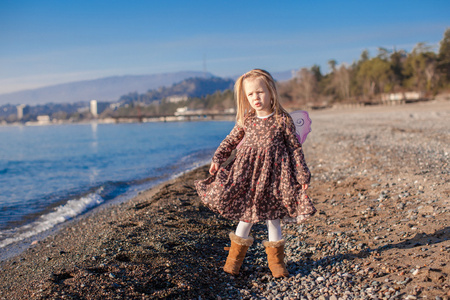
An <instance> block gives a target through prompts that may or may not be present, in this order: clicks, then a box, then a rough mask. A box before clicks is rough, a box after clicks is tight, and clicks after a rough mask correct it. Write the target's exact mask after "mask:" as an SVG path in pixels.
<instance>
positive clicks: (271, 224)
mask: <svg viewBox="0 0 450 300" xmlns="http://www.w3.org/2000/svg"><path fill="white" fill-rule="evenodd" d="M266 223H267V231H268V232H269V242H277V241H279V240H282V239H283V235H282V234H281V224H280V219H276V220H267V221H266Z"/></svg>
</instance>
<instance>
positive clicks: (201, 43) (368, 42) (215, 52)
mask: <svg viewBox="0 0 450 300" xmlns="http://www.w3.org/2000/svg"><path fill="white" fill-rule="evenodd" d="M275 2H277V3H275ZM449 11H450V1H448V0H445V1H444V0H430V1H423V0H422V1H415V0H409V1H404V0H399V1H396V0H390V1H384V0H379V1H361V0H359V1H356V0H355V1H344V0H342V1H336V0H334V1H320V0H316V1H306V0H304V1H301V0H297V1H264V0H259V1H253V0H245V1H214V0H209V1H194V0H184V1H179V0H160V1H138V0H128V1H114V0H109V1H95V0H91V1H84V0H78V1H70V0H67V1H47V0H40V1H35V0H30V1H26V0H15V1H14V0H0V94H3V93H8V92H13V91H17V90H23V89H30V88H36V87H41V86H46V85H53V84H58V83H64V82H70V81H79V80H86V79H96V78H100V77H107V76H115V75H135V74H155V73H163V72H176V71H186V70H195V71H201V70H203V68H204V65H205V64H204V62H206V69H207V71H209V72H211V73H213V74H215V75H218V76H234V75H239V74H242V73H244V72H246V71H248V70H250V69H253V68H264V69H267V70H268V71H270V72H280V71H287V70H293V69H299V68H301V67H310V66H312V65H314V64H318V65H320V66H321V68H322V72H327V71H328V67H327V62H328V61H329V60H330V59H335V60H336V61H337V62H338V64H340V63H352V62H353V61H355V60H358V59H359V57H360V54H361V52H362V51H363V50H364V49H368V50H369V52H370V54H371V56H375V55H376V54H377V48H378V47H385V48H388V49H393V48H394V47H396V48H397V49H405V50H407V51H408V52H409V51H411V49H412V48H413V47H414V45H416V44H417V43H419V42H426V43H428V44H429V45H431V46H433V47H434V49H435V50H436V51H437V50H438V47H439V41H440V40H442V38H443V34H444V31H445V30H446V28H450V13H449Z"/></svg>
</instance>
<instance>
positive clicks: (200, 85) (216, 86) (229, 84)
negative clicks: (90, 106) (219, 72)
mask: <svg viewBox="0 0 450 300" xmlns="http://www.w3.org/2000/svg"><path fill="white" fill-rule="evenodd" d="M233 86H234V80H232V79H224V78H221V77H209V78H205V77H192V78H188V79H185V80H183V81H181V82H178V83H174V84H173V85H172V86H167V87H159V88H158V89H154V90H149V91H147V92H146V93H143V94H139V93H136V92H134V93H128V94H126V95H123V96H122V97H120V99H119V102H121V103H131V102H135V101H137V102H143V103H146V104H150V103H151V102H153V101H156V100H162V99H164V98H167V97H174V96H186V97H203V96H206V95H211V94H214V93H215V92H217V91H225V90H228V89H232V88H233Z"/></svg>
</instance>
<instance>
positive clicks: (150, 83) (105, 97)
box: [0, 71, 292, 105]
mask: <svg viewBox="0 0 450 300" xmlns="http://www.w3.org/2000/svg"><path fill="white" fill-rule="evenodd" d="M273 76H274V78H275V79H276V80H278V81H284V80H288V79H290V78H292V72H291V71H286V72H280V73H274V74H273ZM195 77H200V78H212V77H215V76H214V75H213V74H211V73H205V72H199V71H182V72H174V73H159V74H152V75H126V76H112V77H105V78H99V79H94V80H84V81H76V82H69V83H64V84H58V85H52V86H46V87H41V88H37V89H31V90H23V91H18V92H13V93H8V94H1V95H0V105H5V104H11V105H18V104H28V105H37V104H45V103H74V102H85V101H90V100H93V99H95V100H97V101H102V102H111V101H117V100H118V99H119V98H120V97H121V96H123V95H126V94H128V93H132V92H136V93H145V92H147V91H149V90H152V89H157V88H160V87H166V86H170V85H173V84H174V83H177V82H181V81H183V80H185V79H188V78H195ZM237 77H238V76H236V78H237ZM233 79H235V78H233Z"/></svg>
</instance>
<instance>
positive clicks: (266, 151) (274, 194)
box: [195, 114, 316, 223]
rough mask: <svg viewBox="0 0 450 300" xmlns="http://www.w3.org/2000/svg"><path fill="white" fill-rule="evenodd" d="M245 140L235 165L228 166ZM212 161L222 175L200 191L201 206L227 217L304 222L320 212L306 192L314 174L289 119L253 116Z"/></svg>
mask: <svg viewBox="0 0 450 300" xmlns="http://www.w3.org/2000/svg"><path fill="white" fill-rule="evenodd" d="M241 141H242V143H241V144H240V145H239V147H238V148H237V152H236V155H235V157H234V158H233V160H232V161H231V162H230V163H229V164H227V165H223V163H224V162H225V161H226V160H227V159H228V158H229V157H230V155H231V152H232V151H233V150H234V149H236V147H237V146H238V144H239V143H240V142H241ZM212 161H213V162H215V163H218V164H219V165H221V167H220V168H219V170H218V171H217V172H216V173H215V174H214V175H212V176H210V177H208V178H206V179H205V180H201V181H196V182H195V186H196V188H197V192H198V194H199V196H200V198H201V200H202V202H203V203H204V204H205V205H206V206H208V207H209V208H210V209H212V210H213V211H216V212H218V213H219V214H221V215H222V216H224V217H225V218H228V219H232V220H239V221H245V222H249V223H256V222H259V221H264V220H275V219H282V220H283V221H284V222H296V223H300V222H302V221H304V220H305V219H306V218H308V217H309V216H312V215H313V214H314V213H315V212H316V209H315V208H314V206H313V204H312V202H311V200H310V199H309V197H308V196H307V195H306V193H305V191H304V190H302V187H301V185H302V184H308V183H309V181H310V178H311V173H310V171H309V169H308V167H307V165H306V162H305V159H304V155H303V151H302V145H301V144H300V142H299V141H298V140H297V137H296V135H295V125H294V123H293V122H292V119H291V117H290V116H289V115H285V114H283V115H281V116H279V117H278V118H277V117H276V116H274V115H272V116H269V117H267V118H264V119H261V118H258V117H257V116H256V115H255V114H250V115H249V116H248V117H246V119H245V121H244V126H243V127H241V126H239V125H235V126H234V128H233V129H232V130H231V132H230V134H229V135H228V136H227V137H226V138H225V139H224V140H223V141H222V143H221V144H220V146H219V147H218V148H217V150H216V152H215V154H214V157H213V159H212Z"/></svg>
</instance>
